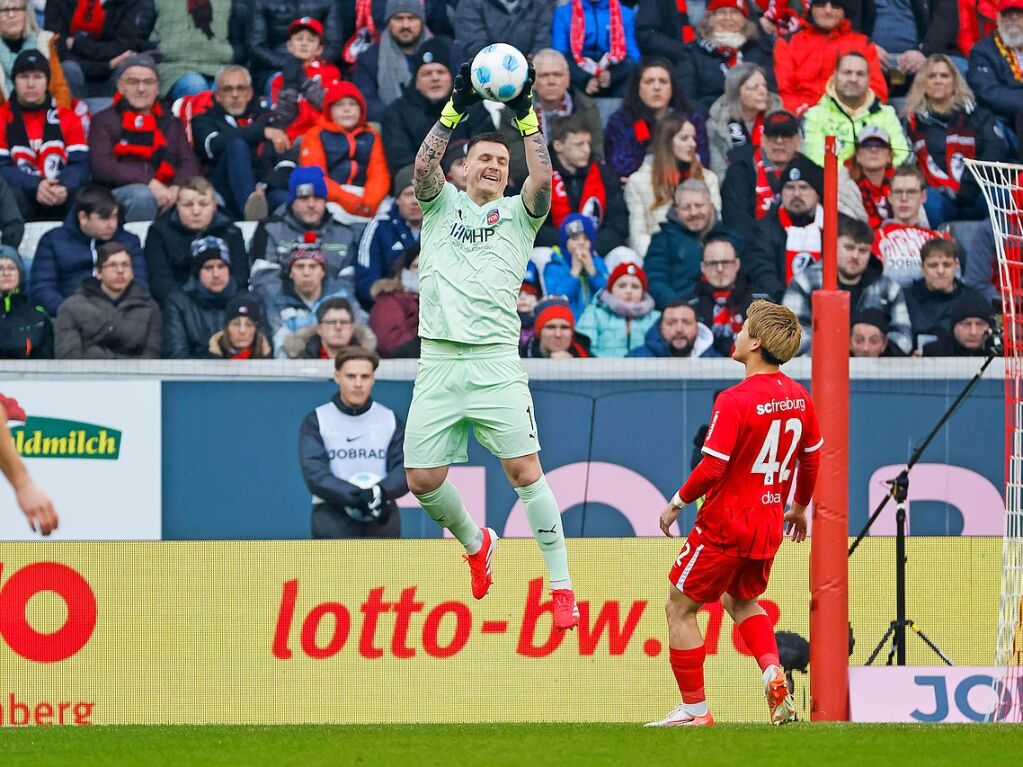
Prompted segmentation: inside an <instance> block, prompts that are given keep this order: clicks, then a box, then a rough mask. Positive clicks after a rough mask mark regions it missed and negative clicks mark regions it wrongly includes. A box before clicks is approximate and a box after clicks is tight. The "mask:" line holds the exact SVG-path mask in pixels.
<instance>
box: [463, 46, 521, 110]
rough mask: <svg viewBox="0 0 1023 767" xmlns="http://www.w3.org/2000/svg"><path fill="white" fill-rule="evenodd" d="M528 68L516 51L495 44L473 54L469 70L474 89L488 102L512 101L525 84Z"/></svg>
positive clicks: (511, 47)
mask: <svg viewBox="0 0 1023 767" xmlns="http://www.w3.org/2000/svg"><path fill="white" fill-rule="evenodd" d="M528 69H529V65H528V64H527V63H526V57H525V56H523V55H522V53H521V52H520V51H519V50H518V48H516V47H514V46H512V45H508V44H507V43H494V44H493V45H488V46H487V47H486V48H484V49H483V50H481V51H480V52H479V53H477V54H476V58H474V59H473V60H472V66H471V68H470V70H469V72H470V77H471V79H472V87H473V89H474V90H475V91H476V92H477V93H478V94H479V95H480V96H482V97H483V98H485V99H488V100H490V101H511V100H512V99H513V98H515V97H516V96H518V95H519V94H520V93H521V92H522V87H523V86H524V85H525V84H526V78H527V77H528Z"/></svg>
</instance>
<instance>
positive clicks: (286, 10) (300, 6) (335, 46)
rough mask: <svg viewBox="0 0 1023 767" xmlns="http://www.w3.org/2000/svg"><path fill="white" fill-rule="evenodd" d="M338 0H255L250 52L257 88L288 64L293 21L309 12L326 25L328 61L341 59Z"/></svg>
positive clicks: (326, 56) (324, 41)
mask: <svg viewBox="0 0 1023 767" xmlns="http://www.w3.org/2000/svg"><path fill="white" fill-rule="evenodd" d="M342 5H344V3H337V2H334V0H299V1H298V2H293V3H282V2H279V1H278V0H251V8H252V10H251V18H252V29H251V34H250V36H249V40H250V46H251V47H250V49H249V54H250V57H251V62H252V75H253V79H254V80H255V82H256V86H257V90H258V91H262V90H263V86H264V85H265V84H266V82H267V80H268V79H269V78H270V76H271V75H273V73H274V72H277V71H278V70H282V69H285V68H286V67H287V66H288V59H289V58H290V54H289V52H288V40H289V38H290V37H291V34H290V30H291V24H292V22H294V21H295V19H296V18H297V17H303V16H308V17H311V18H313V19H316V20H317V21H318V22H319V23H320V24H321V25H322V26H323V34H322V35H321V37H322V39H323V43H324V46H323V53H322V57H323V58H324V59H325V60H326V61H337V60H338V58H339V56H340V54H341V42H342V40H343V39H344V38H343V36H342V32H341V6H342Z"/></svg>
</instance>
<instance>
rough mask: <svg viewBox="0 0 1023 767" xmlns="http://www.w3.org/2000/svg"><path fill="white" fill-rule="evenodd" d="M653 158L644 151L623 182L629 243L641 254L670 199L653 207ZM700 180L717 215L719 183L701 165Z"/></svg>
mask: <svg viewBox="0 0 1023 767" xmlns="http://www.w3.org/2000/svg"><path fill="white" fill-rule="evenodd" d="M653 172H654V158H653V155H647V156H646V157H644V158H643V164H642V165H640V166H639V170H637V171H636V172H635V173H633V174H632V175H631V176H629V180H628V181H626V182H625V190H624V193H625V206H626V207H627V208H628V210H629V247H630V248H632V249H633V250H634V251H636V252H637V253H639V254H640V255H641V256H642V255H645V254H646V252H647V248H649V247H650V238H651V237H653V236H654V234H655V233H656V232H657V230H658V228H659V227H660V225H661V224H662V223H664V220H665V219H666V218H667V216H668V211H669V210H670V209H671V207H672V200H668V201H667V202H665V203H664V204H663V205H659V206H658V207H656V208H655V207H654V181H653ZM703 182H704V183H705V184H706V185H707V188H708V189H709V190H710V201H711V202H712V203H713V204H714V209H715V210H716V211H717V212H718V215H719V216H720V215H721V185H720V184H719V183H718V177H717V175H715V174H714V173H713V172H712V171H710V170H708V169H706V168H704V171H703Z"/></svg>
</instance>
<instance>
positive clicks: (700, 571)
mask: <svg viewBox="0 0 1023 767" xmlns="http://www.w3.org/2000/svg"><path fill="white" fill-rule="evenodd" d="M772 562H774V560H773V559H742V558H740V557H733V556H731V555H729V554H726V553H724V552H723V551H722V550H721V549H719V548H716V547H715V546H714V545H713V544H711V543H708V542H707V541H705V540H703V537H702V536H701V535H700V533H699V532H698V531H697V530H696V528H693V531H692V532H691V533H689V538H688V540H686V545H685V546H683V547H682V553H681V554H679V555H678V559H676V560H675V564H674V565H672V568H671V572H670V573H668V580H669V581H671V585H672V586H674V587H675V588H677V589H678V590H679V591H681V592H682V593H683V594H685V595H686V596H687V597H689V598H690V599H692V600H693V601H695V602H716V601H717V600H719V599H720V598H721V595H722V594H724V593H725V592H726V591H727V592H728V593H729V594H731V595H732V596H733V597H735V598H736V599H755V598H756V597H758V596H760V595H761V594H763V593H764V592H765V591H767V579H768V576H770V574H771V563H772Z"/></svg>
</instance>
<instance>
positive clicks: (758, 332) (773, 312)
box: [746, 299, 803, 365]
mask: <svg viewBox="0 0 1023 767" xmlns="http://www.w3.org/2000/svg"><path fill="white" fill-rule="evenodd" d="M746 321H747V322H748V323H749V324H748V325H747V328H746V330H747V332H748V333H749V337H750V338H755V339H757V340H758V341H760V355H761V356H762V357H763V358H764V362H767V363H768V364H771V365H784V364H785V363H786V362H788V361H789V360H790V359H792V358H793V357H794V356H795V355H796V352H797V351H798V350H799V342H800V340H801V339H802V336H803V329H802V328H801V327H800V326H799V320H798V319H797V318H796V315H795V314H794V313H793V312H792V310H791V309H789V308H787V307H785V306H782V305H781V304H772V303H771V302H770V301H764V300H762V299H761V300H757V301H754V302H753V303H752V304H750V305H749V309H748V310H747V311H746Z"/></svg>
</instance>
